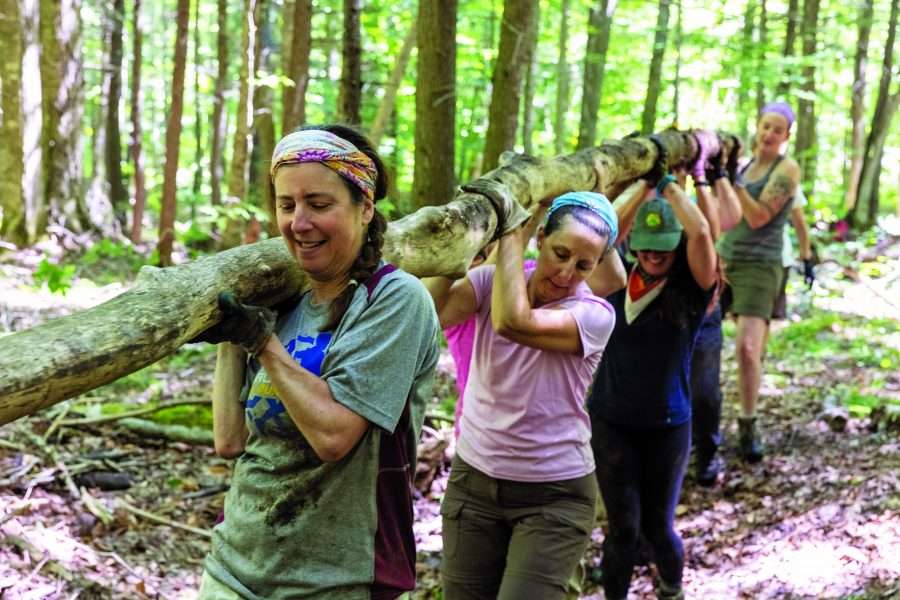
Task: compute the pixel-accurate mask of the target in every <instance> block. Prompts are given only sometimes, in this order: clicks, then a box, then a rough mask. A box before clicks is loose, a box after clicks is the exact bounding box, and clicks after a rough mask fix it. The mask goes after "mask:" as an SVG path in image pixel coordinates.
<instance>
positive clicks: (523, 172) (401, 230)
mask: <svg viewBox="0 0 900 600" xmlns="http://www.w3.org/2000/svg"><path fill="white" fill-rule="evenodd" d="M660 136H661V138H662V142H663V145H664V146H665V147H666V150H667V151H668V154H669V163H670V164H673V165H674V164H679V163H687V162H689V161H690V160H691V159H692V158H693V157H694V156H695V155H696V152H697V144H696V141H695V140H694V137H693V136H692V135H690V134H689V133H686V132H677V131H664V132H662V133H661V134H660ZM725 143H726V146H727V144H728V141H726V142H725ZM655 159H656V148H655V146H654V145H653V144H652V143H651V142H650V140H649V139H647V138H645V137H639V138H630V139H625V140H621V141H611V142H607V143H604V144H603V145H602V146H600V147H597V148H588V149H585V150H581V151H579V152H577V153H575V154H571V155H568V156H560V157H556V158H534V157H530V156H525V155H514V156H513V157H511V158H509V161H508V162H506V163H505V164H504V165H503V166H501V167H499V168H497V169H495V170H494V171H491V172H490V173H487V174H486V175H484V178H486V179H490V180H494V181H499V182H501V183H503V184H504V185H506V186H507V187H508V188H509V189H510V191H511V192H512V193H513V194H514V195H515V196H516V198H518V200H519V202H520V203H521V204H522V205H523V206H525V207H526V208H529V207H531V206H532V205H534V204H535V203H536V202H538V201H539V200H541V199H543V198H548V197H553V196H557V195H559V194H562V193H565V192H568V191H585V190H594V191H600V192H606V191H607V190H610V189H613V188H615V187H616V186H618V187H621V185H622V183H623V182H627V181H631V180H634V179H636V178H638V177H640V176H641V175H643V174H644V173H646V172H647V171H648V170H650V168H651V167H652V165H653V162H654V160H655ZM496 227H497V215H496V213H495V212H494V209H493V206H492V204H491V203H490V201H489V200H488V199H487V198H486V197H485V196H482V195H480V194H476V193H470V192H462V191H460V192H457V195H456V197H455V198H454V199H453V201H452V202H449V203H448V204H445V205H443V206H431V207H425V208H422V209H420V210H418V211H416V212H414V213H412V214H410V215H407V216H406V217H403V218H402V219H399V220H397V221H393V222H391V223H390V224H389V226H388V230H387V233H386V235H385V247H384V256H385V259H386V260H388V261H390V262H392V263H394V264H396V265H397V266H399V267H400V268H402V269H404V270H405V271H407V272H409V273H411V274H413V275H416V276H418V277H428V276H435V275H446V276H461V275H462V274H463V273H465V271H466V269H467V268H468V266H469V264H470V263H471V261H472V258H473V257H474V256H475V254H476V253H477V252H478V251H479V250H480V249H481V248H483V247H484V246H485V245H486V244H487V243H488V242H489V241H490V240H491V238H492V237H493V232H494V230H495V229H496ZM305 281H306V280H305V276H304V274H303V272H302V271H301V270H300V268H299V267H298V265H297V263H296V261H295V260H294V258H293V257H292V256H291V255H290V254H289V253H288V252H287V250H286V248H285V246H284V243H283V242H282V240H280V239H277V238H276V239H270V240H265V241H262V242H258V243H256V244H250V245H246V246H240V247H238V248H233V249H231V250H227V251H224V252H220V253H218V254H216V255H213V256H208V257H204V258H201V259H198V260H196V261H192V262H189V263H185V264H183V265H179V266H175V267H168V268H164V269H156V268H152V267H144V268H143V269H141V272H140V274H139V275H138V278H137V280H136V281H135V284H134V286H133V287H132V288H131V289H130V290H128V291H126V292H125V293H123V294H121V295H119V296H117V297H115V298H113V299H111V300H109V301H107V302H105V303H103V304H100V305H98V306H95V307H93V308H90V309H88V310H84V311H81V312H78V313H76V314H73V315H69V316H66V317H61V318H58V319H54V320H52V321H49V322H47V323H45V324H42V325H39V326H37V327H34V328H32V329H28V330H25V331H21V332H18V333H15V334H13V335H9V336H5V337H3V338H2V340H0V425H2V424H5V423H9V422H10V421H13V420H15V419H18V418H20V417H22V416H25V415H30V414H33V413H35V412H37V411H38V410H41V409H43V408H47V407H48V406H51V405H53V404H55V403H57V402H60V401H62V400H65V399H67V398H72V397H75V396H77V395H79V394H83V393H85V392H88V391H90V390H92V389H95V388H97V387H100V386H102V385H104V384H107V383H110V382H112V381H115V380H116V379H119V378H120V377H124V376H125V375H128V374H129V373H133V372H134V371H137V370H139V369H141V368H143V367H145V366H147V365H149V364H151V363H153V362H155V361H157V360H159V359H161V358H164V357H166V356H168V355H170V354H172V353H173V352H175V351H176V350H177V349H178V348H179V347H180V346H181V345H182V344H184V343H185V342H187V341H188V340H190V339H192V338H194V337H195V336H196V335H197V334H199V333H200V332H202V331H204V330H205V329H207V328H208V327H210V326H212V325H214V324H215V323H216V322H218V320H219V319H220V318H221V314H220V312H219V310H218V308H217V302H216V298H217V295H218V293H219V292H220V291H223V290H232V291H233V292H234V293H235V296H237V298H238V299H239V300H240V301H242V302H248V303H254V304H262V305H266V306H272V305H274V304H277V303H278V302H280V301H282V300H284V299H286V298H289V297H291V296H292V295H295V294H297V293H298V292H299V291H300V290H301V289H303V287H304V285H305Z"/></svg>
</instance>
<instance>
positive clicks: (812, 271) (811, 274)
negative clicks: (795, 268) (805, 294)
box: [803, 258, 816, 289]
mask: <svg viewBox="0 0 900 600" xmlns="http://www.w3.org/2000/svg"><path fill="white" fill-rule="evenodd" d="M815 280H816V268H815V266H814V265H813V261H812V259H811V258H804V259H803V282H804V283H805V284H806V286H807V287H808V288H809V289H812V286H813V282H814V281H815Z"/></svg>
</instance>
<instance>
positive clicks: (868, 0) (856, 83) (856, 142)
mask: <svg viewBox="0 0 900 600" xmlns="http://www.w3.org/2000/svg"><path fill="white" fill-rule="evenodd" d="M873 13H874V6H873V0H860V6H859V35H858V36H857V38H856V59H855V60H854V62H853V96H852V99H851V104H850V121H851V122H852V124H853V130H852V133H851V135H850V172H849V174H848V175H847V195H846V196H845V200H844V205H845V206H846V208H847V209H850V208H852V207H853V205H855V204H856V193H857V191H858V190H859V176H860V174H861V173H862V164H863V154H864V152H865V145H866V121H865V119H866V67H867V65H868V62H869V34H870V33H871V31H872V17H873Z"/></svg>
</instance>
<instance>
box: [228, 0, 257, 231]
mask: <svg viewBox="0 0 900 600" xmlns="http://www.w3.org/2000/svg"><path fill="white" fill-rule="evenodd" d="M257 2H258V0H244V10H243V12H242V14H241V18H242V19H243V23H244V28H243V34H242V36H243V37H242V39H243V47H242V49H241V71H240V74H239V76H238V81H239V82H240V91H239V96H238V110H237V127H236V129H235V132H234V148H233V150H232V154H231V169H230V170H229V173H228V197H229V198H230V199H231V200H232V201H234V202H240V201H242V200H244V197H245V196H246V194H247V176H248V168H249V162H248V160H247V157H248V155H249V152H250V149H251V148H250V146H251V144H252V143H253V141H252V140H253V135H252V132H251V127H252V125H253V102H252V98H253V90H252V89H251V77H252V76H253V74H254V73H255V72H256V65H255V64H254V63H253V59H254V58H255V57H256V26H257V21H256V14H257V12H256V5H257ZM233 243H234V241H233V240H232V241H231V242H230V243H228V244H227V245H232V244H233Z"/></svg>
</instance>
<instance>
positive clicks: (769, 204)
mask: <svg viewBox="0 0 900 600" xmlns="http://www.w3.org/2000/svg"><path fill="white" fill-rule="evenodd" d="M796 187H797V184H796V183H794V180H793V179H791V178H790V177H788V176H787V175H785V174H784V173H778V174H777V175H774V176H773V177H772V180H771V181H769V183H768V184H766V188H765V194H764V196H763V197H761V198H760V201H761V202H760V204H762V205H763V207H765V209H766V210H768V211H769V213H770V214H772V215H775V214H776V213H777V212H778V211H779V210H781V208H782V207H783V206H784V205H785V203H786V202H787V201H788V200H790V199H791V198H793V197H794V191H795V189H796Z"/></svg>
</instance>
